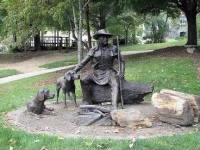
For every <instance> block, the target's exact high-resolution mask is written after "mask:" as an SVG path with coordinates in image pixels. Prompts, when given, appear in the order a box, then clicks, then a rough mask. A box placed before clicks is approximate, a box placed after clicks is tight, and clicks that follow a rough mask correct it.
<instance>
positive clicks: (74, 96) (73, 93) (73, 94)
mask: <svg viewBox="0 0 200 150" xmlns="http://www.w3.org/2000/svg"><path fill="white" fill-rule="evenodd" d="M72 96H73V98H74V103H75V105H76V107H78V105H77V103H76V93H75V92H72Z"/></svg>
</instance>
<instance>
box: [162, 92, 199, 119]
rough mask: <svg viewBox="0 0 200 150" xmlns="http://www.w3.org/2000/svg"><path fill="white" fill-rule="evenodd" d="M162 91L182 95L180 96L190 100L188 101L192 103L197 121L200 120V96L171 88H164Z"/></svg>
mask: <svg viewBox="0 0 200 150" xmlns="http://www.w3.org/2000/svg"><path fill="white" fill-rule="evenodd" d="M160 93H165V94H170V95H173V96H177V97H180V98H182V99H185V100H186V101H188V103H189V104H190V105H191V107H192V109H193V112H194V120H197V122H199V121H200V120H199V118H200V96H196V95H192V94H187V93H182V92H178V91H174V90H169V89H163V90H161V91H160Z"/></svg>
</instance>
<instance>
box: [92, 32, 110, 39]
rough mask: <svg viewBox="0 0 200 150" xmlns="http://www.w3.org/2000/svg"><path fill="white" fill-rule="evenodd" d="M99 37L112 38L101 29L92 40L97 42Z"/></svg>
mask: <svg viewBox="0 0 200 150" xmlns="http://www.w3.org/2000/svg"><path fill="white" fill-rule="evenodd" d="M100 36H107V37H108V38H110V37H111V36H112V34H111V33H109V32H106V31H105V29H101V30H98V31H97V32H96V33H95V34H94V35H93V38H94V39H96V40H97V39H98V38H99V37H100Z"/></svg>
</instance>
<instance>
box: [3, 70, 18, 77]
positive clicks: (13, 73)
mask: <svg viewBox="0 0 200 150" xmlns="http://www.w3.org/2000/svg"><path fill="white" fill-rule="evenodd" d="M18 73H19V72H17V70H15V69H3V70H0V78H3V77H8V76H11V75H16V74H18Z"/></svg>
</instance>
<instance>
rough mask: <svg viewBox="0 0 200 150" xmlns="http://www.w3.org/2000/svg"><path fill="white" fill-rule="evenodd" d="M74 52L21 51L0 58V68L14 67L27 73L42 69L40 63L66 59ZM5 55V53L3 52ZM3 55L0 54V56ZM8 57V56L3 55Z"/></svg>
mask: <svg viewBox="0 0 200 150" xmlns="http://www.w3.org/2000/svg"><path fill="white" fill-rule="evenodd" d="M74 53H75V52H70V53H65V52H63V51H61V52H59V51H47V52H35V53H22V54H12V55H13V56H10V57H11V58H10V59H8V60H4V59H2V60H1V59H0V60H1V61H0V62H1V63H0V68H1V69H16V70H17V71H19V72H21V73H28V72H33V71H40V70H44V69H45V68H40V67H39V66H40V65H44V64H47V63H52V62H56V61H63V60H66V58H67V57H69V56H70V55H73V54H74ZM5 55H6V54H5ZM1 57H2V58H3V55H2V56H1V55H0V58H1ZM4 57H8V56H4Z"/></svg>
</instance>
